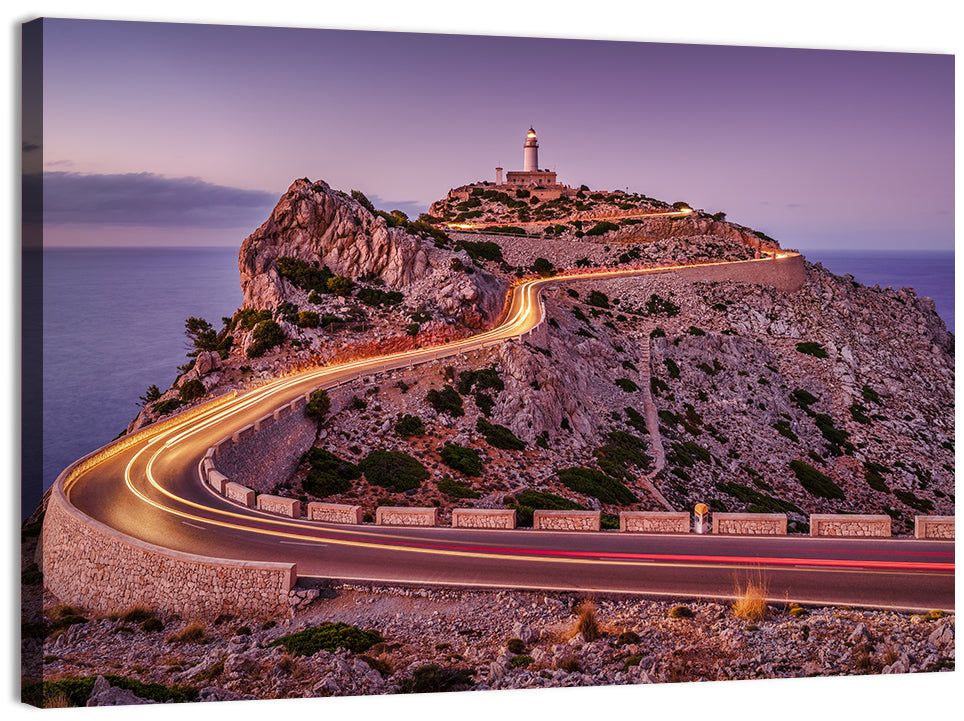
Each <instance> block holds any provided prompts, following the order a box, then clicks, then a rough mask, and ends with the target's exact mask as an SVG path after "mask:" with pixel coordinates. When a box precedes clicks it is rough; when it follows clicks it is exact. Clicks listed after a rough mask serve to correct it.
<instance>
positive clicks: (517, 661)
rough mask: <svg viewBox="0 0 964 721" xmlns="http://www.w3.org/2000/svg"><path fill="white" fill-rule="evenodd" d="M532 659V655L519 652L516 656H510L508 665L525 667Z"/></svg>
mask: <svg viewBox="0 0 964 721" xmlns="http://www.w3.org/2000/svg"><path fill="white" fill-rule="evenodd" d="M532 661H533V659H532V656H526V655H524V654H520V655H518V656H513V657H512V658H510V659H509V665H510V666H511V667H512V668H525V667H526V666H528V665H529V664H530V663H532Z"/></svg>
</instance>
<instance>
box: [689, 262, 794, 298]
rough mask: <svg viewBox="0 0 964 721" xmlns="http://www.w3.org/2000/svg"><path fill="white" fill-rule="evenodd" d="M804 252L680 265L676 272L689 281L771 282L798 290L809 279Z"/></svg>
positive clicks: (781, 287) (766, 283) (761, 283)
mask: <svg viewBox="0 0 964 721" xmlns="http://www.w3.org/2000/svg"><path fill="white" fill-rule="evenodd" d="M804 260H805V258H804V257H803V256H802V255H792V256H790V257H788V258H777V259H776V260H772V259H767V260H748V261H742V262H736V263H726V264H720V265H707V266H700V267H694V268H681V269H680V270H675V271H673V273H674V275H677V276H679V277H680V278H685V279H686V280H689V281H694V280H705V281H721V280H734V281H738V282H743V283H758V284H760V285H770V286H773V287H774V288H777V289H778V290H783V291H787V292H790V293H792V292H795V291H798V290H800V288H801V287H803V285H804V283H806V282H807V267H806V265H804Z"/></svg>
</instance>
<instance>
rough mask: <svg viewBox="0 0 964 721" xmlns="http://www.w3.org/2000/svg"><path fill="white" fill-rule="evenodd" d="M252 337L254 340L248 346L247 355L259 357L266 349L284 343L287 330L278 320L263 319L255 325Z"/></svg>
mask: <svg viewBox="0 0 964 721" xmlns="http://www.w3.org/2000/svg"><path fill="white" fill-rule="evenodd" d="M252 339H253V341H254V342H253V343H251V345H250V346H248V352H247V356H248V358H258V357H260V356H263V355H264V354H265V352H266V351H269V350H271V349H272V348H274V347H275V346H278V345H281V344H282V343H284V342H285V332H284V330H282V328H281V326H280V325H279V324H278V323H277V322H276V321H273V320H263V321H261V322H260V323H258V325H256V326H255V327H254V332H253V333H252Z"/></svg>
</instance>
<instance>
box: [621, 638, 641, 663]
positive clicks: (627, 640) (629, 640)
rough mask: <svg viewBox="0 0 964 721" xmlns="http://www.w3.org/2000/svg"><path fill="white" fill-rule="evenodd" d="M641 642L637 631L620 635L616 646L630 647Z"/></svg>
mask: <svg viewBox="0 0 964 721" xmlns="http://www.w3.org/2000/svg"><path fill="white" fill-rule="evenodd" d="M639 641H640V638H639V634H638V633H636V632H635V631H623V632H622V633H621V634H619V638H617V639H616V644H617V645H618V646H628V645H632V644H635V643H639ZM637 663H638V661H637Z"/></svg>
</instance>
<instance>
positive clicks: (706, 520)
mask: <svg viewBox="0 0 964 721" xmlns="http://www.w3.org/2000/svg"><path fill="white" fill-rule="evenodd" d="M693 511H694V512H695V513H696V528H695V529H694V530H695V531H696V532H697V533H709V532H710V508H709V506H707V505H706V504H705V503H697V504H696V506H695V507H694V508H693Z"/></svg>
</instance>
